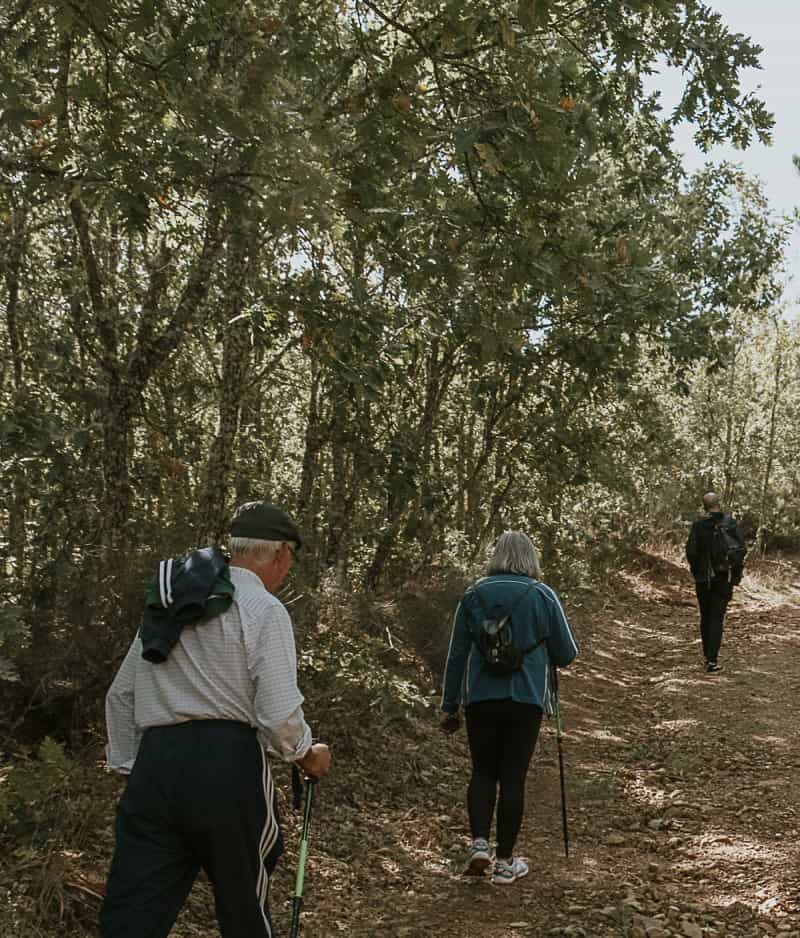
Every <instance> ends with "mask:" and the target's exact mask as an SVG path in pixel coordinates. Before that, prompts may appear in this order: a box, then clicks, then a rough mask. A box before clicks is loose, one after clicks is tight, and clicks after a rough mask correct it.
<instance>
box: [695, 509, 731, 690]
mask: <svg viewBox="0 0 800 938" xmlns="http://www.w3.org/2000/svg"><path fill="white" fill-rule="evenodd" d="M703 508H705V511H706V514H705V516H704V517H702V518H698V520H697V521H695V522H694V524H693V525H692V528H691V531H690V532H689V539H688V540H687V542H686V559H687V560H688V561H689V567H690V569H691V571H692V576H693V577H694V580H695V590H696V592H697V604H698V606H699V607H700V637H701V639H702V641H703V657H704V659H705V668H706V671H707V672H708V673H709V674H714V673H716V672H718V671H721V670H722V665H721V664H720V663H719V649H720V645H721V644H722V626H723V622H724V620H725V611H726V609H727V608H728V603H729V602H730V600H731V596H733V588H734V586H738V584H739V583H740V582H741V580H742V568H743V565H744V558H745V553H746V551H745V546H744V539H743V537H742V534H741V532H740V531H739V526H738V525H737V524H736V522H735V521H734V519H733V518H732V517H731V516H730V515H729V514H725V512H723V510H722V505H721V503H720V498H719V495H717V494H716V493H715V492H708V493H706V494H705V495H704V496H703Z"/></svg>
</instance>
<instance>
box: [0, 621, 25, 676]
mask: <svg viewBox="0 0 800 938" xmlns="http://www.w3.org/2000/svg"><path fill="white" fill-rule="evenodd" d="M29 638H30V628H29V627H28V625H27V624H26V622H25V616H24V610H23V609H22V608H21V607H19V606H15V605H10V604H8V603H3V604H2V605H0V681H19V671H18V669H17V665H16V664H15V661H16V658H17V656H18V655H19V654H20V652H21V651H22V650H23V649H24V648H25V646H26V645H27V643H28V640H29Z"/></svg>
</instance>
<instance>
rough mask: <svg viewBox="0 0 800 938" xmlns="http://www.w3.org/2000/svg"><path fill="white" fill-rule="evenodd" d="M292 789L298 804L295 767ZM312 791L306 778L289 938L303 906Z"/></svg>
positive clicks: (295, 932) (298, 920)
mask: <svg viewBox="0 0 800 938" xmlns="http://www.w3.org/2000/svg"><path fill="white" fill-rule="evenodd" d="M292 789H293V790H294V793H295V805H296V806H297V807H299V804H298V794H299V793H300V791H301V788H300V772H299V771H298V769H297V766H293V768H292ZM313 791H314V779H312V778H306V797H305V808H304V809H303V833H302V835H301V837H300V856H299V857H298V860H297V877H296V878H295V882H294V898H293V899H292V930H291V932H290V938H297V932H298V929H299V928H300V909H301V907H302V905H303V883H304V882H305V876H306V857H307V856H308V828H309V826H310V824H311V800H312V793H313Z"/></svg>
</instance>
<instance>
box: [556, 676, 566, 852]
mask: <svg viewBox="0 0 800 938" xmlns="http://www.w3.org/2000/svg"><path fill="white" fill-rule="evenodd" d="M553 691H554V694H555V698H556V741H557V743H558V772H559V775H560V776H561V826H562V827H563V829H564V856H565V857H566V858H567V859H568V860H569V831H568V829H567V790H566V787H565V785H564V747H563V743H562V737H561V704H560V701H559V695H558V671H557V669H556V668H555V666H554V667H553Z"/></svg>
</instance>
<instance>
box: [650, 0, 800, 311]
mask: <svg viewBox="0 0 800 938" xmlns="http://www.w3.org/2000/svg"><path fill="white" fill-rule="evenodd" d="M707 5H708V6H710V7H711V8H712V9H715V10H717V11H718V12H719V13H721V14H722V16H723V19H724V20H725V22H726V23H727V25H728V27H729V29H731V31H733V32H737V33H744V34H745V35H747V36H750V37H751V38H752V39H753V41H754V42H756V43H757V44H758V45H760V46H762V47H763V49H764V51H763V52H762V54H761V69H760V70H759V69H748V70H747V72H745V73H743V75H742V90H743V91H755V90H756V89H757V88H758V87H759V86H760V91H759V97H760V98H761V99H762V100H763V101H765V102H766V105H767V108H768V109H769V110H770V111H771V112H772V114H773V115H774V117H775V127H774V128H773V132H772V138H773V140H772V146H770V147H766V146H764V145H763V144H760V143H754V144H751V145H750V147H749V148H748V149H747V150H736V149H734V148H733V147H730V146H725V147H715V148H714V149H713V150H712V151H711V152H710V153H709V154H707V155H706V154H704V153H702V152H701V151H700V150H698V149H697V147H695V145H694V143H693V141H692V133H693V131H692V128H691V126H688V125H683V126H681V127H678V128H676V133H675V139H676V143H677V148H678V150H680V151H682V152H683V153H684V165H685V166H686V168H687V170H688V171H693V170H695V169H698V168H699V167H701V166H702V165H703V164H704V163H705V162H707V161H708V160H709V159H710V160H713V161H714V162H719V161H721V160H730V161H732V162H736V163H740V164H741V165H742V166H743V167H744V169H745V170H746V171H747V172H748V173H750V174H751V175H753V176H759V177H760V178H761V179H762V180H763V182H764V183H765V187H766V193H767V196H768V198H769V199H770V201H771V203H772V205H773V207H774V209H775V211H776V213H778V214H783V213H785V214H789V215H792V214H793V213H794V210H795V208H796V207H798V206H800V172H798V170H797V169H796V168H795V166H794V164H793V162H792V156H794V155H795V154H800V119H799V117H798V111H799V109H800V3H798V0H760V2H754V0H707ZM680 83H681V76H680V73H679V72H677V71H675V72H673V71H672V70H670V69H667V68H665V69H664V72H663V73H662V74H661V76H660V77H657V78H656V79H655V80H654V82H653V85H654V86H655V87H656V88H658V89H659V90H660V91H661V92H662V95H663V101H664V106H665V109H667V110H670V109H671V107H672V105H673V104H674V103H675V102H676V101H677V99H678V93H679V88H680ZM786 267H787V275H788V276H789V277H790V278H791V281H790V283H789V286H788V289H787V299H789V300H791V301H793V302H794V303H798V302H800V226H797V225H795V229H794V237H793V238H792V241H791V244H790V245H789V248H788V252H787V264H786Z"/></svg>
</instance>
